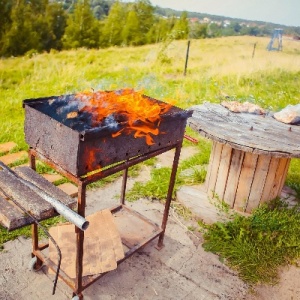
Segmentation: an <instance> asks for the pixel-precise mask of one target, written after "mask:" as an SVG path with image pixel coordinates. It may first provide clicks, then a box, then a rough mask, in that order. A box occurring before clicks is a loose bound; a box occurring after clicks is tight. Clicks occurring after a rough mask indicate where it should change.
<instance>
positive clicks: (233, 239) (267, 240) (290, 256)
mask: <svg viewBox="0 0 300 300" xmlns="http://www.w3.org/2000/svg"><path fill="white" fill-rule="evenodd" d="M201 226H203V224H201ZM204 228H205V233H204V239H205V242H204V244H203V247H204V249H205V250H207V251H211V252H214V253H216V254H218V255H219V256H220V258H221V259H222V260H223V261H225V262H226V264H228V265H229V266H231V267H232V268H234V269H236V270H237V271H238V272H239V274H240V276H241V278H242V279H244V280H245V281H247V282H248V283H251V284H256V283H268V284H275V283H276V282H277V281H278V278H279V273H278V269H279V267H280V266H282V265H284V264H290V263H294V262H295V261H296V260H297V259H299V257H300V213H299V207H295V208H293V209H288V208H287V207H286V205H285V204H284V203H283V202H281V201H279V200H274V201H272V202H271V203H269V205H267V204H265V205H263V206H261V207H260V208H258V209H256V210H255V211H254V212H253V214H252V215H251V216H250V217H244V216H238V215H237V216H236V217H235V218H234V220H233V221H230V222H227V223H220V222H217V223H215V224H213V225H206V226H204Z"/></svg>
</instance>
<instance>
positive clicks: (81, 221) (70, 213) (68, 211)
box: [0, 161, 89, 230]
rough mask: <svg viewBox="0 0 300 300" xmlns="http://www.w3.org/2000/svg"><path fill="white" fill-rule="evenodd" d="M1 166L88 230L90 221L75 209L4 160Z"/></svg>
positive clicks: (59, 211)
mask: <svg viewBox="0 0 300 300" xmlns="http://www.w3.org/2000/svg"><path fill="white" fill-rule="evenodd" d="M1 168H2V169H4V170H6V171H8V172H9V173H10V174H12V175H14V176H15V177H16V178H18V180H20V181H21V182H22V183H23V184H25V185H26V186H27V187H29V188H30V189H32V190H33V191H34V192H36V193H37V194H38V195H39V196H40V197H41V198H43V199H44V200H45V201H47V202H48V203H50V204H51V205H52V206H53V207H54V208H55V210H56V211H57V212H58V213H59V214H60V215H62V216H64V217H65V218H66V219H67V220H68V221H70V222H71V223H73V224H74V225H75V226H77V227H78V228H80V229H81V230H86V229H87V228H88V226H89V222H88V221H87V220H86V219H85V218H83V217H82V216H81V215H79V214H77V213H76V212H75V211H73V210H72V209H70V208H69V207H67V206H66V205H64V204H62V203H61V202H60V201H58V200H56V199H55V198H53V197H52V196H50V195H49V194H47V193H46V192H44V191H43V190H42V189H40V188H39V187H37V186H36V185H34V184H33V183H31V182H30V181H28V180H26V179H24V178H22V177H20V176H19V175H18V174H17V173H15V172H14V171H13V170H11V169H10V168H9V167H7V166H6V165H5V164H4V163H3V162H1V161H0V169H1Z"/></svg>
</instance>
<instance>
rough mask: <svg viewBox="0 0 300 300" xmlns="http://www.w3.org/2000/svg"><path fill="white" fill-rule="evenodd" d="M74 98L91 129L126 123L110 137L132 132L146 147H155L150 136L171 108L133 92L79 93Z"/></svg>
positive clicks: (157, 131)
mask: <svg viewBox="0 0 300 300" xmlns="http://www.w3.org/2000/svg"><path fill="white" fill-rule="evenodd" d="M75 98H77V99H79V100H80V101H81V102H82V103H84V104H85V105H84V106H83V107H82V109H81V110H80V112H88V113H90V114H91V116H92V127H97V126H99V125H100V124H103V123H104V124H106V125H112V126H114V127H115V128H117V127H118V124H121V123H126V127H123V128H122V129H120V130H116V132H114V133H113V134H112V137H116V136H119V135H120V134H127V135H128V134H130V133H131V132H134V137H135V138H140V137H145V139H146V143H147V145H153V144H154V142H153V139H152V137H151V135H158V134H159V130H158V127H159V123H160V119H161V115H162V114H163V113H165V112H167V111H168V110H169V109H170V108H171V105H170V104H167V103H159V102H153V101H149V99H148V98H146V97H145V96H143V95H142V94H141V93H140V92H136V91H134V90H132V89H123V90H119V91H112V92H106V91H97V92H82V93H78V94H76V95H75ZM80 112H79V113H80Z"/></svg>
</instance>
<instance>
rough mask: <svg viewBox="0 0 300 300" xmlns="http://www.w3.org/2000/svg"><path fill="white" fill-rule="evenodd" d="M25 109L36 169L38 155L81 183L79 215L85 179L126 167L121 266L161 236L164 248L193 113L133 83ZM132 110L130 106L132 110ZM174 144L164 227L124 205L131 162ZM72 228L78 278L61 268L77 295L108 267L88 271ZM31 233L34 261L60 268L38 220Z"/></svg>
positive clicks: (119, 208) (80, 239)
mask: <svg viewBox="0 0 300 300" xmlns="http://www.w3.org/2000/svg"><path fill="white" fill-rule="evenodd" d="M119 102H120V103H119ZM117 103H118V105H116V104H117ZM23 107H24V108H25V139H26V141H27V143H28V144H29V146H30V149H29V158H30V166H31V168H32V169H34V170H35V165H36V159H40V160H42V161H44V162H45V163H47V164H49V165H50V166H52V167H53V168H54V169H55V170H57V171H58V172H60V173H61V174H63V175H64V176H66V177H67V178H69V179H70V180H71V181H73V182H74V183H75V184H77V186H78V199H77V213H78V214H79V215H80V216H81V217H85V206H86V187H87V185H88V184H90V183H92V182H95V181H97V180H99V179H102V178H104V177H106V176H109V175H111V174H114V173H116V172H119V171H123V184H122V190H121V197H120V204H118V205H116V206H115V207H112V208H110V211H111V213H112V214H113V216H114V217H116V218H115V220H116V221H117V222H116V226H117V227H118V230H119V233H120V238H121V241H122V243H123V245H124V247H125V249H126V251H125V256H124V258H122V259H120V260H119V261H117V264H119V263H121V262H122V261H124V260H125V259H126V258H128V257H129V256H131V255H132V254H133V253H134V252H135V251H137V250H138V249H140V248H141V247H143V246H144V245H146V244H147V243H148V242H150V241H152V240H153V239H155V238H156V237H158V244H157V248H158V249H161V248H162V247H163V239H164V233H165V229H166V224H167V219H168V214H169V208H170V203H171V198H172V192H173V188H174V183H175V177H176V171H177V166H178V161H179V156H180V151H181V146H182V141H183V137H184V130H185V126H186V121H187V118H188V117H189V116H191V112H189V111H185V110H182V109H180V108H178V107H175V106H173V105H170V104H166V103H164V102H162V101H159V100H156V99H153V98H151V97H148V96H146V95H143V94H141V93H138V92H135V91H133V90H130V89H126V90H118V91H110V92H94V91H92V92H83V93H77V94H71V95H62V96H52V97H47V98H38V99H27V100H24V102H23ZM99 107H102V110H101V111H100V110H99ZM131 109H132V110H133V112H131V111H130V112H129V110H131ZM103 111H104V112H105V114H103ZM143 113H146V115H145V114H143ZM132 116H133V118H132ZM171 149H175V154H174V161H173V165H172V172H171V176H170V182H169V189H168V194H167V196H166V203H165V209H164V213H163V219H162V224H161V226H159V225H157V224H155V223H153V222H152V221H150V220H148V219H146V218H145V217H144V216H142V215H140V214H138V213H136V212H135V211H133V210H131V209H130V208H128V207H127V206H126V205H125V192H126V183H127V175H128V168H129V167H131V166H133V165H135V164H138V163H141V162H143V161H145V160H147V159H149V158H151V157H155V156H157V155H159V154H162V153H164V152H166V151H169V150H171ZM125 224H126V226H125ZM136 224H139V225H138V226H137V225H136ZM124 228H125V229H124ZM75 232H76V233H75V234H76V246H75V247H74V251H76V277H75V278H70V277H69V276H68V275H66V274H65V273H64V272H63V270H62V272H60V274H59V276H60V278H61V279H63V281H64V282H65V283H67V284H68V285H69V286H70V287H71V288H72V289H73V296H74V299H78V298H79V299H83V294H82V291H83V290H84V289H85V288H87V287H88V286H89V285H91V284H92V283H93V282H95V281H96V280H97V279H99V278H100V277H101V276H103V275H104V274H105V273H102V274H94V275H89V276H83V246H84V244H83V243H84V231H83V230H80V229H79V228H77V227H76V230H75ZM32 238H33V251H32V256H34V257H36V263H35V267H36V268H39V267H40V266H41V265H42V264H43V263H45V264H47V265H48V267H49V268H50V269H52V270H53V271H57V269H58V267H57V265H55V263H54V262H53V261H51V260H49V259H47V255H46V254H45V253H44V251H43V250H44V249H45V248H46V247H47V245H41V244H40V243H39V240H38V233H37V224H35V223H34V224H33V225H32ZM86 255H89V253H85V257H86Z"/></svg>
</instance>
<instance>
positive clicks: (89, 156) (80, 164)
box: [23, 95, 190, 176]
mask: <svg viewBox="0 0 300 300" xmlns="http://www.w3.org/2000/svg"><path fill="white" fill-rule="evenodd" d="M74 97H75V95H66V96H54V97H47V98H38V99H28V100H24V102H23V106H24V108H25V138H26V142H27V143H28V144H29V145H30V147H31V148H33V149H35V150H36V151H37V152H39V153H41V154H42V155H44V156H46V157H48V158H51V159H52V160H53V161H54V162H56V163H57V164H58V165H60V166H61V167H62V168H63V169H65V170H66V171H68V172H70V173H71V174H73V175H75V176H82V175H85V174H87V173H88V172H91V171H94V170H97V169H99V168H103V167H106V166H108V165H111V164H114V163H117V162H120V161H123V160H126V159H129V158H132V157H136V156H139V155H142V154H145V153H148V152H152V151H155V150H158V149H161V148H163V147H166V146H170V145H174V144H176V143H178V142H179V141H180V140H181V139H182V137H183V135H184V130H185V125H186V120H187V118H188V117H189V116H190V112H188V111H185V110H182V109H180V108H178V107H175V106H172V107H171V109H170V110H169V111H168V112H167V113H164V114H162V115H161V121H160V122H159V124H158V129H159V132H160V133H159V134H158V135H156V136H152V138H153V141H154V143H153V144H152V145H147V143H146V142H145V140H144V139H143V138H134V136H133V133H131V134H121V135H119V136H117V137H114V138H112V134H113V133H114V132H115V128H114V127H113V126H110V125H106V124H99V126H96V127H93V128H89V127H88V126H86V125H87V123H89V118H88V116H87V115H86V114H82V115H81V116H80V118H78V120H77V123H75V124H74V121H73V120H69V119H67V118H66V117H64V115H66V114H67V113H68V112H69V108H68V105H69V104H68V103H70V102H71V101H72V99H73V98H74ZM144 97H145V99H147V101H152V102H153V103H163V102H162V101H159V100H155V99H153V98H150V97H147V96H144ZM62 99H63V101H62ZM55 103H59V105H56V106H55ZM55 107H56V109H55ZM57 111H59V112H64V114H61V113H60V114H59V113H57ZM72 122H73V124H72ZM137 122H138V120H137ZM117 125H118V130H120V128H124V127H126V126H127V124H126V122H120V123H118V124H117Z"/></svg>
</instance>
